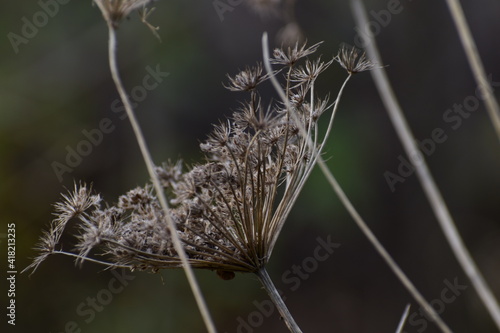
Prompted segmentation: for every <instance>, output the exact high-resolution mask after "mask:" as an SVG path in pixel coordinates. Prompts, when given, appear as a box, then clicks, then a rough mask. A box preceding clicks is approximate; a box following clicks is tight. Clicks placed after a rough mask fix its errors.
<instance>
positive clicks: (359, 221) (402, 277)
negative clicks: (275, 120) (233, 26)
mask: <svg viewBox="0 0 500 333" xmlns="http://www.w3.org/2000/svg"><path fill="white" fill-rule="evenodd" d="M262 48H263V54H264V65H265V67H266V70H267V72H268V73H272V68H271V63H270V60H269V47H268V45H267V34H266V33H264V35H263V36H262ZM270 80H271V82H272V83H273V86H274V87H275V89H276V90H277V91H278V94H279V95H280V97H281V98H282V101H283V103H284V104H285V105H286V107H287V109H290V105H289V101H288V99H286V96H285V94H284V92H283V90H282V88H281V86H280V85H279V83H278V81H277V80H276V78H275V77H274V76H272V75H271V77H270ZM338 104H339V101H338V100H337V102H336V103H335V107H336V108H337V107H338ZM290 114H291V116H292V118H293V119H294V120H296V117H297V116H296V115H295V114H294V113H290ZM297 126H298V128H299V131H300V133H301V134H302V135H303V136H304V137H305V139H306V140H307V142H308V144H309V145H312V140H311V139H310V138H309V137H308V136H307V132H306V130H305V128H304V127H303V126H301V124H300V122H297ZM312 149H316V148H315V147H312ZM317 163H318V166H319V167H320V169H321V171H322V172H323V174H324V175H325V177H326V179H327V181H328V183H329V184H330V186H331V187H332V189H333V191H334V192H335V193H336V194H337V196H338V198H339V200H340V201H341V202H342V204H343V205H344V207H345V209H346V210H347V211H348V213H349V214H350V215H351V217H352V219H353V220H354V222H355V223H356V225H357V226H358V227H359V229H360V230H361V232H363V234H364V235H365V237H366V238H368V240H369V241H370V243H371V244H372V245H373V247H374V248H375V250H376V251H377V252H378V253H379V255H380V256H381V257H382V259H383V260H384V261H385V262H386V264H387V265H388V266H389V268H390V269H391V270H392V271H393V273H394V274H395V275H396V277H397V278H398V279H399V281H400V282H401V283H402V284H403V286H404V287H405V288H406V290H407V291H408V292H409V293H410V294H411V295H412V296H413V298H414V299H415V300H416V301H417V303H418V304H419V305H420V306H422V308H424V309H425V310H426V311H427V312H428V313H429V315H430V316H431V317H432V319H433V320H434V321H435V322H436V324H437V325H438V326H439V328H440V329H441V330H442V331H443V332H444V333H451V332H452V331H451V329H450V328H449V327H448V326H447V325H446V324H445V323H444V321H443V320H442V319H441V318H440V317H439V315H438V314H437V313H436V311H434V309H433V308H432V306H431V305H430V304H429V303H428V302H427V301H426V300H425V298H424V297H423V296H422V294H421V293H420V292H419V291H418V289H417V288H416V287H415V285H414V284H413V283H412V282H411V280H410V279H409V278H408V277H407V276H406V274H405V273H404V272H403V270H402V269H401V268H400V267H399V266H398V264H397V263H396V261H395V260H394V259H393V258H392V257H391V255H390V254H389V252H387V250H386V249H385V248H384V246H383V245H382V244H381V243H380V241H379V240H378V238H377V236H375V234H374V233H373V232H372V231H371V229H370V227H369V226H368V225H367V224H366V222H365V221H364V220H363V218H362V217H361V215H359V213H358V212H357V210H356V208H355V207H354V206H353V204H352V203H351V201H350V200H349V198H348V197H347V195H346V194H345V192H344V190H343V189H342V187H341V186H340V184H339V183H338V182H337V180H336V179H335V177H334V175H333V173H332V172H331V171H330V169H329V168H328V166H327V165H326V163H325V161H324V160H323V159H322V158H321V157H320V156H318V159H317Z"/></svg>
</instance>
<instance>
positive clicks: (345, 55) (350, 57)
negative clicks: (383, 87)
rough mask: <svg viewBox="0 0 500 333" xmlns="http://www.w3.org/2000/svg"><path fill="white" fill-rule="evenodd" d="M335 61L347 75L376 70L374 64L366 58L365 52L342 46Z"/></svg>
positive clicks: (345, 45) (376, 66)
mask: <svg viewBox="0 0 500 333" xmlns="http://www.w3.org/2000/svg"><path fill="white" fill-rule="evenodd" d="M335 60H336V61H337V62H338V63H339V64H340V66H342V67H343V68H344V69H345V70H346V71H347V72H348V73H349V74H356V73H360V72H364V71H370V70H372V69H375V68H378V67H380V66H378V65H377V64H376V63H374V62H372V61H371V60H369V59H368V58H367V57H366V53H365V52H361V51H360V50H359V49H357V48H355V47H353V46H350V45H347V44H343V45H342V46H341V47H340V50H339V53H338V54H337V56H336V57H335Z"/></svg>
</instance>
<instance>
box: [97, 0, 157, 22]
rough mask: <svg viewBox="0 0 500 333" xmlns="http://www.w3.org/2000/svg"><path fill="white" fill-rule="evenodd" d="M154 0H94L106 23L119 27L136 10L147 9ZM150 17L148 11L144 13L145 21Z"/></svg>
mask: <svg viewBox="0 0 500 333" xmlns="http://www.w3.org/2000/svg"><path fill="white" fill-rule="evenodd" d="M152 1H154V0H94V2H95V3H96V5H97V6H98V7H99V9H100V10H101V12H102V15H103V16H104V19H105V20H106V22H109V23H111V24H112V25H113V26H117V25H118V23H119V22H120V21H121V20H122V19H123V18H124V17H126V16H128V15H129V14H130V13H131V12H133V11H134V10H140V9H145V7H146V6H147V5H148V4H150V3H151V2H152ZM147 16H148V11H146V10H145V11H144V14H143V21H145V18H146V17H147Z"/></svg>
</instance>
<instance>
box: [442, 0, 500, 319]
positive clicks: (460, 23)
mask: <svg viewBox="0 0 500 333" xmlns="http://www.w3.org/2000/svg"><path fill="white" fill-rule="evenodd" d="M446 4H447V5H448V8H449V9H450V12H451V16H452V17H453V21H454V22H455V26H456V27H457V30H458V35H459V36H460V41H461V42H462V45H463V48H464V51H465V54H466V56H467V60H468V61H469V64H470V66H471V69H472V73H473V74H474V78H475V79H476V83H477V85H478V87H479V88H480V91H481V94H483V96H482V97H483V98H484V102H485V104H486V110H487V111H488V114H489V116H490V119H491V122H492V124H493V128H494V129H495V132H496V134H497V136H498V139H499V140H500V107H499V106H498V102H497V100H496V99H495V96H494V95H493V89H492V88H491V87H490V84H489V82H488V79H487V78H486V72H485V70H484V66H483V63H482V61H481V57H480V56H479V52H478V50H477V47H476V43H475V42H474V38H473V37H472V34H471V32H470V29H469V25H468V24H467V20H466V19H465V15H464V11H463V10H462V6H461V5H460V2H459V1H458V0H446ZM495 320H496V322H497V326H498V327H499V328H500V317H497V318H495Z"/></svg>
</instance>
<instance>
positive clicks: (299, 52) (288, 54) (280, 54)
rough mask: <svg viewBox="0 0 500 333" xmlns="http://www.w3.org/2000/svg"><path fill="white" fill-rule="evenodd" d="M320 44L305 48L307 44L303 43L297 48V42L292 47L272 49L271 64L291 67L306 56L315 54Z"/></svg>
mask: <svg viewBox="0 0 500 333" xmlns="http://www.w3.org/2000/svg"><path fill="white" fill-rule="evenodd" d="M321 43H322V42H319V43H316V44H314V45H312V46H309V47H308V48H306V45H307V43H304V44H302V46H300V47H299V43H298V42H297V43H295V46H293V47H290V46H288V47H281V48H276V49H274V52H273V57H272V58H271V63H272V64H275V65H285V66H289V67H292V66H293V65H295V63H296V62H297V61H298V60H299V59H301V58H304V57H307V56H308V55H310V54H313V53H314V52H316V50H317V49H318V47H319V46H320V45H321Z"/></svg>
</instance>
